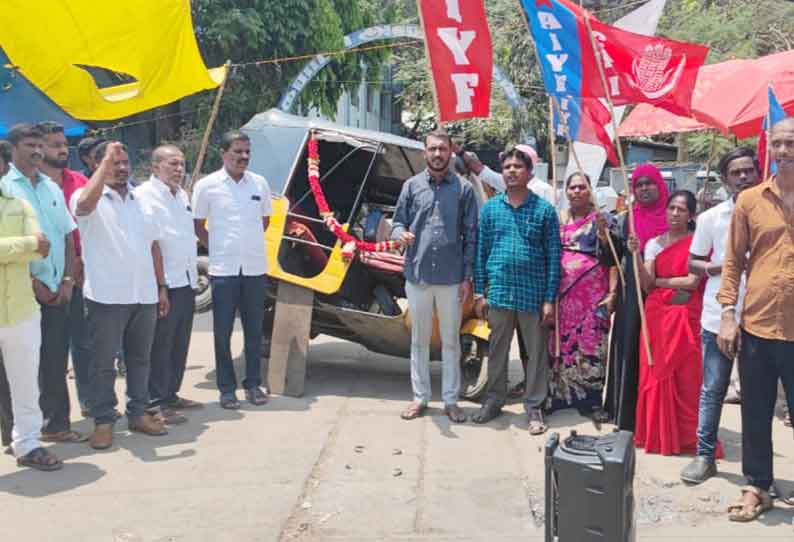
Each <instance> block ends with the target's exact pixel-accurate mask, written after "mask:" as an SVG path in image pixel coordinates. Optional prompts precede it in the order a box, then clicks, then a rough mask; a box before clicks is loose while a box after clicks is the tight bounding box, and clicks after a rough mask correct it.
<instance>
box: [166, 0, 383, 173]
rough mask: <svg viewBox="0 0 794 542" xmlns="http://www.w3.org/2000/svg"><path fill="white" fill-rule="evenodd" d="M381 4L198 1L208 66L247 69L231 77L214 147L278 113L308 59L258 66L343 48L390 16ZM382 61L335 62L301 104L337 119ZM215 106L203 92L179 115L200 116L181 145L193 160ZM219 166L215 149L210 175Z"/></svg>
mask: <svg viewBox="0 0 794 542" xmlns="http://www.w3.org/2000/svg"><path fill="white" fill-rule="evenodd" d="M378 4H379V3H376V2H372V1H357V0H193V1H192V2H191V6H192V11H193V26H194V29H195V33H196V39H197V41H198V45H199V49H200V50H201V53H202V55H203V57H204V60H205V63H206V64H207V66H220V65H222V64H223V63H224V62H226V61H227V60H231V62H232V63H233V64H242V65H241V66H238V67H236V68H234V69H233V71H232V72H231V73H230V77H229V80H228V83H227V88H226V90H225V93H224V95H223V100H222V103H221V109H220V113H219V115H218V119H217V121H216V123H215V126H214V128H213V136H214V137H213V140H214V139H215V137H217V135H218V134H220V133H222V132H224V131H226V130H228V129H231V128H237V127H239V126H241V125H243V124H244V123H246V122H247V121H248V120H249V119H250V118H251V117H252V116H253V115H255V114H256V113H259V112H261V111H264V110H266V109H268V108H270V107H273V106H274V105H275V104H276V103H277V101H278V99H279V97H280V95H281V93H282V92H283V90H284V88H285V87H286V85H288V84H289V82H290V80H291V79H292V78H293V77H294V76H295V75H297V73H298V72H299V71H300V70H301V69H302V68H303V66H304V65H305V63H306V62H308V59H307V60H299V61H285V62H280V63H263V64H255V63H256V62H257V61H259V60H267V59H274V58H284V57H294V56H301V55H305V54H313V53H318V52H325V51H336V50H340V49H343V47H344V42H343V38H344V36H345V35H346V34H347V33H349V32H351V31H353V30H356V29H358V28H361V27H366V26H369V25H370V24H373V22H374V21H376V20H377V21H378V22H380V21H382V20H383V18H384V17H389V11H388V10H386V11H383V10H381V9H380V6H379V5H378ZM384 58H385V55H384V54H383V53H381V52H378V51H374V52H369V53H364V54H349V55H341V56H339V57H335V58H334V60H333V61H332V62H331V63H330V64H329V65H328V66H327V67H326V68H324V69H323V70H322V71H320V73H319V74H318V75H317V77H316V78H315V81H314V82H313V84H312V85H311V86H310V87H309V88H307V89H306V90H305V91H304V93H303V95H302V96H301V103H302V104H303V105H305V106H308V107H317V108H319V110H320V111H321V112H323V113H325V114H329V115H331V114H333V113H334V112H335V111H336V103H337V101H338V99H339V97H340V96H341V95H342V93H343V92H344V91H345V90H349V89H353V88H355V87H356V86H357V84H356V83H354V81H358V80H360V78H361V75H362V68H361V63H362V60H363V61H364V62H365V63H367V64H368V65H370V66H374V67H377V66H379V65H380V63H381V62H382V61H383V59H384ZM212 99H213V93H201V94H198V95H195V96H190V97H187V98H185V99H183V100H182V101H181V104H179V109H180V110H181V111H185V112H190V111H196V110H199V112H198V113H197V114H193V115H185V116H184V117H183V126H182V141H181V143H182V144H183V145H184V146H185V147H186V148H187V149H188V158H189V159H190V158H192V157H193V156H194V155H195V154H196V153H197V149H198V143H199V141H200V139H201V135H202V132H203V129H204V127H205V126H206V123H207V120H208V117H209V110H208V106H209V105H210V104H211V103H212ZM218 163H219V162H218V153H217V150H216V149H215V148H214V147H211V148H210V150H209V153H208V157H207V161H206V162H205V164H206V165H205V167H204V169H205V170H208V169H211V168H213V167H216V166H217V165H218Z"/></svg>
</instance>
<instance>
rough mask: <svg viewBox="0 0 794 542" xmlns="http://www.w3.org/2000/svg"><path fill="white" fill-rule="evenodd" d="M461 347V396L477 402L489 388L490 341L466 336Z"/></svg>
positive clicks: (461, 340) (462, 339) (461, 342)
mask: <svg viewBox="0 0 794 542" xmlns="http://www.w3.org/2000/svg"><path fill="white" fill-rule="evenodd" d="M460 346H461V348H460V384H461V386H460V396H461V397H462V398H463V399H468V400H469V401H477V400H478V399H479V398H480V397H482V395H483V393H485V389H486V387H487V386H488V341H486V340H484V339H481V338H479V337H475V336H474V335H470V334H465V335H461V337H460Z"/></svg>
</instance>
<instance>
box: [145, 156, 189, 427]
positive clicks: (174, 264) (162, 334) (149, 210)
mask: <svg viewBox="0 0 794 542" xmlns="http://www.w3.org/2000/svg"><path fill="white" fill-rule="evenodd" d="M184 179H185V155H184V154H182V151H181V150H179V149H178V148H177V147H175V146H173V145H162V146H160V147H157V148H156V149H155V150H154V151H153V152H152V176H151V177H150V178H149V182H147V183H143V184H142V185H140V186H139V187H138V188H136V189H135V195H136V196H137V197H138V201H139V202H140V204H141V206H142V208H143V212H144V213H145V214H146V216H148V217H150V218H151V219H152V221H153V222H154V223H155V224H158V227H159V230H160V241H159V243H160V250H161V251H162V253H163V268H164V272H165V282H166V284H167V285H168V302H169V305H170V309H169V311H168V314H167V315H166V316H165V318H160V319H159V320H158V321H157V326H156V327H155V331H154V343H153V344H152V358H151V370H150V372H149V408H150V412H152V411H155V412H156V413H158V414H160V416H161V417H162V419H163V421H164V422H165V423H166V424H168V425H176V424H179V423H184V422H186V421H187V418H185V417H184V416H183V415H182V414H180V413H179V410H182V409H186V408H199V407H201V406H202V405H201V403H198V402H196V401H191V400H190V399H186V398H184V397H180V396H179V388H180V387H181V386H182V378H183V377H184V375H185V366H186V364H187V354H188V349H189V348H190V335H191V332H192V331H193V310H194V308H195V294H194V293H193V288H195V286H196V276H197V267H196V234H195V232H194V229H193V212H192V210H191V207H190V198H189V197H188V195H187V192H185V191H184V190H183V189H182V182H183V181H184Z"/></svg>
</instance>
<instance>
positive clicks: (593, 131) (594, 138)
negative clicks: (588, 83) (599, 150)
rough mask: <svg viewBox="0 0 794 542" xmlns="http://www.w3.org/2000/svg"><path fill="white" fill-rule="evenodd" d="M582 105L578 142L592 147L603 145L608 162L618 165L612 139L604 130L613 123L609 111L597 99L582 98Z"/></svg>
mask: <svg viewBox="0 0 794 542" xmlns="http://www.w3.org/2000/svg"><path fill="white" fill-rule="evenodd" d="M581 103H582V116H581V120H580V124H579V133H578V134H577V138H576V140H577V141H581V142H582V143H590V144H591V145H601V146H602V147H604V150H605V151H606V153H607V160H609V161H610V162H611V163H612V164H618V163H619V161H618V157H617V154H615V147H614V145H613V144H612V138H611V137H609V134H608V133H607V131H606V129H605V128H604V126H606V125H607V124H609V123H610V122H611V121H612V115H610V114H609V110H608V109H607V108H606V107H604V104H603V103H601V100H599V99H597V98H582V100H581Z"/></svg>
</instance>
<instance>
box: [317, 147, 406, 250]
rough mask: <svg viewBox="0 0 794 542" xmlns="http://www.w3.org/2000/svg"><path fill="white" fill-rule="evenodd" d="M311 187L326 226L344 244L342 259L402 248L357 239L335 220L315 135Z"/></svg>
mask: <svg viewBox="0 0 794 542" xmlns="http://www.w3.org/2000/svg"><path fill="white" fill-rule="evenodd" d="M308 170H309V186H310V187H311V189H312V194H314V201H315V202H316V203H317V209H319V211H320V216H321V217H322V219H323V220H324V221H325V226H326V227H327V228H328V229H329V230H331V231H332V232H333V234H334V235H336V237H337V238H338V239H339V240H340V241H342V243H344V245H343V247H342V257H343V258H346V259H349V258H352V257H353V254H354V252H355V251H356V250H360V251H362V252H386V251H389V250H393V249H396V248H399V247H400V246H402V243H400V242H399V241H382V242H380V243H370V242H366V241H361V240H359V239H356V238H355V237H353V236H352V235H350V234H349V233H347V232H346V231H345V230H344V228H342V225H341V224H340V223H339V221H338V220H337V219H336V218H334V214H333V212H331V210H330V209H329V208H328V201H326V199H325V194H323V188H322V186H320V151H319V144H318V143H317V139H315V137H314V134H312V137H311V138H310V139H309V167H308Z"/></svg>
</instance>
